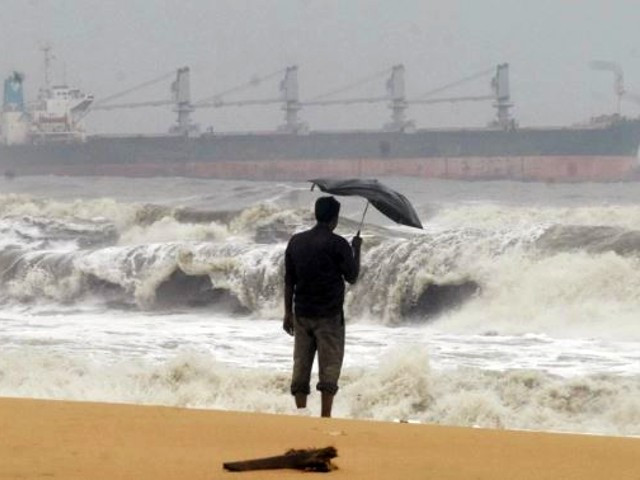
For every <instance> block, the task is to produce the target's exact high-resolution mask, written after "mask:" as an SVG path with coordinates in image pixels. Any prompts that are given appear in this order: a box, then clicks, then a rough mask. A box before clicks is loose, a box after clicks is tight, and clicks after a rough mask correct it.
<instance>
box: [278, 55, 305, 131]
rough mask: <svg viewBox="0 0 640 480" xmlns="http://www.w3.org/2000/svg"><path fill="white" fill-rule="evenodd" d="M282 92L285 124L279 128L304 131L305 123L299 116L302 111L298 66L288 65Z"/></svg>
mask: <svg viewBox="0 0 640 480" xmlns="http://www.w3.org/2000/svg"><path fill="white" fill-rule="evenodd" d="M280 92H281V94H282V101H283V102H284V105H283V107H282V109H283V110H284V125H282V126H280V128H279V130H281V131H284V132H287V133H300V132H304V130H305V124H304V123H303V122H301V121H300V119H299V118H298V112H299V111H300V108H301V106H300V90H299V88H298V66H297V65H292V66H290V67H287V68H286V70H285V73H284V79H283V80H282V82H280Z"/></svg>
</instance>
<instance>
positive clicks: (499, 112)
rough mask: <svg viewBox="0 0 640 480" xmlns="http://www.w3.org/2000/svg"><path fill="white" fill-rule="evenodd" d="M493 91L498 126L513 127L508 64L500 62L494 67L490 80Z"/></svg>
mask: <svg viewBox="0 0 640 480" xmlns="http://www.w3.org/2000/svg"><path fill="white" fill-rule="evenodd" d="M491 86H492V87H493V92H494V93H495V103H494V104H493V106H494V107H495V109H496V116H497V119H496V120H497V124H498V127H500V128H502V129H504V130H507V129H509V128H512V127H513V120H512V119H511V114H510V112H509V109H510V108H511V107H513V104H512V103H511V95H510V92H509V64H508V63H502V64H500V65H498V66H497V67H496V75H495V77H493V80H492V81H491Z"/></svg>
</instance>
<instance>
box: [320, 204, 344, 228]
mask: <svg viewBox="0 0 640 480" xmlns="http://www.w3.org/2000/svg"><path fill="white" fill-rule="evenodd" d="M339 215H340V202H338V201H337V200H336V199H335V198H333V197H320V198H319V199H318V200H316V220H317V221H318V223H321V224H323V225H328V226H329V227H331V228H332V229H333V228H336V225H338V216H339Z"/></svg>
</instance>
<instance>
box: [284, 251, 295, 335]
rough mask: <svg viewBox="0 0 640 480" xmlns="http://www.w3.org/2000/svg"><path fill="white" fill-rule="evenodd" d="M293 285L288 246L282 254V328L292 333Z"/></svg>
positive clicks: (293, 273) (292, 270)
mask: <svg viewBox="0 0 640 480" xmlns="http://www.w3.org/2000/svg"><path fill="white" fill-rule="evenodd" d="M294 285H295V269H294V268H293V262H292V260H291V255H290V253H289V247H288V246H287V250H286V251H285V254H284V321H283V322H282V329H283V330H284V331H285V332H287V333H288V334H289V335H293V291H294Z"/></svg>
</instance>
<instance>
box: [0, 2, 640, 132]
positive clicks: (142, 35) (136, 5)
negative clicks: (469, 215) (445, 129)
mask: <svg viewBox="0 0 640 480" xmlns="http://www.w3.org/2000/svg"><path fill="white" fill-rule="evenodd" d="M639 24H640V1H638V0H627V1H625V0H608V1H607V0H582V1H579V0H19V1H16V0H0V45H2V49H1V50H0V51H1V53H0V74H1V75H2V77H5V76H6V75H8V74H9V72H10V71H12V70H14V69H17V70H20V71H22V72H24V73H25V74H26V75H27V83H26V88H27V95H28V97H29V98H31V99H32V98H33V97H34V96H35V95H36V93H37V89H38V87H39V86H40V84H41V83H42V81H43V67H42V53H41V51H40V50H39V48H40V46H41V45H43V44H44V43H50V44H51V45H52V47H53V49H54V52H55V55H56V62H55V65H54V70H53V71H54V74H55V77H56V78H57V80H58V81H61V80H62V77H63V72H66V80H67V82H68V83H70V84H74V85H77V86H80V87H81V88H82V89H84V90H86V91H90V92H92V93H94V94H95V95H96V97H97V98H100V97H101V96H102V97H104V96H107V95H110V94H113V93H117V92H118V91H121V90H124V89H126V88H127V87H129V86H133V85H135V84H137V83H141V82H144V81H145V80H148V79H152V78H155V77H158V76H160V75H162V74H164V73H166V72H169V71H171V70H173V69H175V68H177V67H181V66H185V65H187V66H190V67H191V69H192V92H193V99H194V100H197V99H199V98H203V97H207V96H211V95H214V94H216V93H218V92H220V91H223V90H226V89H228V88H230V87H233V86H235V85H238V84H240V83H244V82H247V81H248V80H249V79H250V78H252V77H253V76H255V75H262V74H265V73H269V72H273V71H276V70H278V69H280V68H283V67H285V66H286V65H291V64H297V65H299V68H300V72H299V79H300V90H301V97H302V98H303V99H304V98H311V97H313V96H317V95H319V94H322V93H323V92H326V91H328V90H332V89H334V88H337V87H340V86H342V85H344V84H347V83H349V82H353V81H355V80H357V79H360V78H363V77H367V76H368V75H370V74H371V73H374V72H378V71H381V70H383V69H385V68H390V67H391V66H392V65H394V64H397V63H403V64H404V65H405V68H406V81H407V96H408V97H411V96H417V95H418V94H420V93H422V92H425V91H428V90H430V89H432V88H436V87H439V86H440V85H443V84H446V83H449V82H453V81H455V80H457V79H459V78H462V77H465V76H468V75H471V74H474V73H476V72H478V71H482V70H484V69H487V68H490V67H491V66H494V65H495V64H497V63H502V62H508V63H510V65H511V83H512V99H513V102H514V103H515V108H514V109H513V113H514V114H515V116H516V117H517V119H518V121H519V122H520V124H521V125H545V124H553V125H561V124H571V123H575V122H580V121H583V120H585V119H588V118H589V117H591V116H593V115H599V114H602V113H611V112H612V111H613V110H614V108H615V97H614V94H613V77H612V75H610V74H607V73H605V72H596V71H592V70H591V69H590V68H589V62H590V61H592V60H595V59H602V60H610V61H615V62H618V63H620V64H621V65H622V67H623V68H624V73H625V83H626V87H627V89H628V90H631V91H635V92H637V93H640V31H639ZM278 80H279V79H273V80H271V81H270V82H265V83H263V84H261V85H260V86H259V87H258V88H256V89H254V90H249V91H246V92H243V94H242V95H241V96H238V97H229V99H233V98H266V97H271V96H275V95H277V92H278ZM489 81H490V78H489V77H487V78H483V79H480V80H478V81H476V82H474V83H470V84H469V85H467V86H465V87H460V88H457V89H454V90H451V91H450V92H447V93H446V95H447V96H450V95H455V94H461V95H475V94H485V93H487V92H488V88H489V87H488V85H489ZM169 84H170V80H167V81H166V82H165V83H164V84H161V85H158V86H156V87H154V88H151V89H149V90H147V91H145V92H143V93H140V94H138V95H131V96H128V97H124V98H122V99H120V100H119V101H139V100H151V99H162V98H168V96H169ZM383 92H384V79H379V80H377V82H374V83H371V84H370V85H367V86H365V87H364V88H363V89H362V90H360V91H354V92H351V93H345V94H344V96H357V97H360V96H366V95H372V96H377V95H380V94H382V93H383ZM408 113H409V117H410V118H412V119H414V120H415V121H416V123H417V124H418V126H422V127H430V126H449V125H456V126H463V125H469V126H481V125H484V124H486V122H487V121H489V120H490V119H491V118H492V117H493V114H494V113H493V108H492V107H491V104H490V103H482V104H455V105H451V104H445V105H438V106H414V107H412V108H410V110H409V112H408ZM623 113H626V114H628V115H633V116H636V115H638V114H639V113H640V106H638V105H636V104H633V103H624V104H623ZM388 115H389V113H388V109H387V107H386V105H384V104H381V105H374V106H371V105H369V106H356V107H348V108H347V107H331V108H327V107H324V108H313V109H312V108H306V109H304V110H303V111H302V112H301V116H302V117H303V119H304V120H305V121H307V122H308V123H309V124H310V126H311V127H312V128H316V129H322V128H362V127H367V128H375V127H378V126H381V125H382V124H384V123H385V122H386V121H387V120H388ZM194 119H195V120H196V121H198V122H199V123H201V124H202V125H203V126H204V127H206V126H209V125H213V126H214V127H215V128H216V129H217V130H252V129H261V130H264V129H271V128H275V127H276V126H277V125H278V124H279V123H280V122H281V119H282V112H281V111H280V108H279V106H278V105H273V106H269V107H251V108H243V109H239V108H229V109H222V110H212V109H208V110H199V111H197V112H196V113H195V114H194ZM173 120H174V114H173V113H172V112H171V109H170V107H163V108H156V109H139V110H120V111H116V112H108V113H107V112H94V113H92V114H91V115H90V116H89V117H88V119H87V126H88V128H89V130H90V131H93V132H123V131H129V132H152V131H155V132H162V131H165V130H166V129H167V128H168V126H169V125H170V124H171V123H172V122H173Z"/></svg>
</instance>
